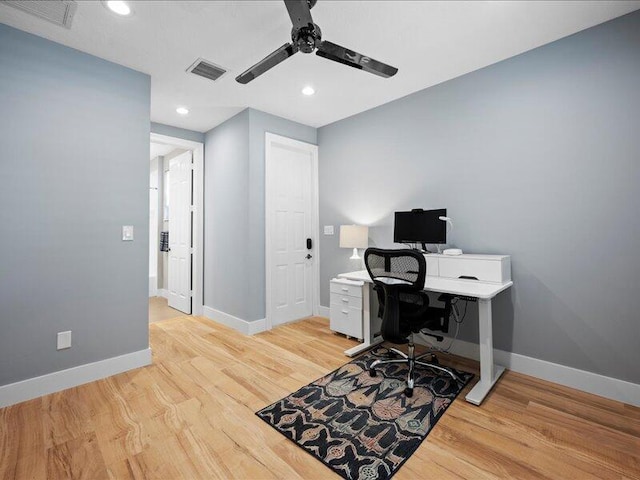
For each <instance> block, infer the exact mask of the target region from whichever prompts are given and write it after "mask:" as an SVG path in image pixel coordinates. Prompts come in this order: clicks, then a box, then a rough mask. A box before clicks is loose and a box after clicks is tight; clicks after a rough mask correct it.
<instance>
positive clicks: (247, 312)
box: [204, 109, 316, 321]
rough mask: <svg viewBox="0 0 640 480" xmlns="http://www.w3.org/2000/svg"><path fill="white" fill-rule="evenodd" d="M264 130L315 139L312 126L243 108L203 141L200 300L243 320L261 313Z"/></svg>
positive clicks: (262, 284)
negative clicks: (203, 218)
mask: <svg viewBox="0 0 640 480" xmlns="http://www.w3.org/2000/svg"><path fill="white" fill-rule="evenodd" d="M265 132H270V133H276V134H278V135H283V136H286V137H289V138H294V139H296V140H301V141H304V142H309V143H313V144H315V143H316V129H315V128H313V127H308V126H306V125H302V124H299V123H296V122H292V121H289V120H285V119H283V118H280V117H276V116H274V115H270V114H267V113H264V112H260V111H258V110H254V109H246V110H244V111H242V112H240V113H239V114H238V115H236V116H234V117H232V118H231V119H229V120H227V121H226V122H224V123H223V124H221V125H219V126H218V127H216V128H214V129H213V130H211V131H209V132H207V134H206V141H205V168H204V170H205V175H204V176H205V240H204V241H205V278H204V303H205V305H207V306H208V307H211V308H214V309H216V310H220V311H222V312H224V313H227V314H230V315H233V316H235V317H238V318H241V319H243V320H249V321H253V320H258V319H261V318H264V317H265V270H264V262H265V257H264V248H265V240H264V208H265V207H264V158H265V152H264V143H265Z"/></svg>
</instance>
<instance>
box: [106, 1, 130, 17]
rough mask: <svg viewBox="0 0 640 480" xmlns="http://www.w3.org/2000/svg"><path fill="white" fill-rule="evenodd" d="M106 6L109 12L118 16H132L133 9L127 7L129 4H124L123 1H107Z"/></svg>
mask: <svg viewBox="0 0 640 480" xmlns="http://www.w3.org/2000/svg"><path fill="white" fill-rule="evenodd" d="M105 5H106V6H107V8H109V10H111V11H112V12H113V13H117V14H118V15H123V16H126V15H130V14H131V7H129V5H127V2H123V1H122V0H107V1H106V2H105Z"/></svg>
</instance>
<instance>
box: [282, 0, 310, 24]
mask: <svg viewBox="0 0 640 480" xmlns="http://www.w3.org/2000/svg"><path fill="white" fill-rule="evenodd" d="M284 4H285V5H286V7H287V11H288V12H289V17H290V18H291V23H292V24H293V27H294V28H302V27H306V26H308V25H309V24H311V25H313V18H311V11H310V9H309V3H308V2H307V0H284Z"/></svg>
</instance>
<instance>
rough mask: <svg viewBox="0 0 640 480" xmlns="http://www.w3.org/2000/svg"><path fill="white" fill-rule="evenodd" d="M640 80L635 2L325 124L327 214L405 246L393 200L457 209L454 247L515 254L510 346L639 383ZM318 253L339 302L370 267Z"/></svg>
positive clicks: (506, 327) (323, 211) (328, 244)
mask: <svg viewBox="0 0 640 480" xmlns="http://www.w3.org/2000/svg"><path fill="white" fill-rule="evenodd" d="M400 74H402V72H400ZM639 79H640V12H635V13H632V14H629V15H627V16H625V17H621V18H619V19H616V20H613V21H611V22H608V23H606V24H603V25H600V26H597V27H594V28H592V29H589V30H586V31H584V32H581V33H578V34H576V35H573V36H571V37H568V38H566V39H562V40H560V41H557V42H555V43H552V44H550V45H546V46H543V47H541V48H538V49H536V50H533V51H531V52H528V53H525V54H522V55H520V56H518V57H515V58H511V59H508V60H506V61H503V62H500V63H498V64H495V65H492V66H490V67H487V68H485V69H482V70H479V71H476V72H473V73H470V74H468V75H465V76H463V77H459V78H457V79H454V80H451V81H449V82H446V83H443V84H441V85H438V86H435V87H432V88H429V89H426V90H423V91H420V92H418V93H415V94H413V95H410V96H408V97H405V98H403V99H400V100H397V101H395V102H392V103H389V104H386V105H383V106H381V107H379V108H376V109H374V110H371V111H368V112H365V113H362V114H359V115H356V116H354V117H351V118H349V119H346V120H343V121H340V122H337V123H334V124H331V125H329V126H326V127H323V128H321V129H320V130H319V133H318V140H319V146H320V223H321V225H331V224H332V225H336V227H337V226H339V225H340V224H346V223H359V224H368V225H372V228H371V230H370V231H371V234H370V237H371V244H372V245H374V244H376V245H379V246H391V245H392V222H393V220H392V215H393V212H394V211H396V210H406V209H410V208H418V207H421V208H425V209H428V208H441V207H446V208H447V209H448V214H449V216H451V217H452V218H453V221H454V229H453V232H452V236H451V237H450V238H451V239H452V242H451V243H452V244H454V245H456V246H458V247H460V248H462V249H463V250H465V251H467V252H477V253H503V254H510V255H511V256H512V273H513V279H514V287H513V289H512V290H511V291H510V292H507V293H506V294H502V295H500V296H499V297H497V298H496V300H495V301H494V319H495V322H494V338H495V346H496V347H497V348H499V349H503V350H507V351H511V352H516V353H519V354H523V355H527V356H531V357H535V358H539V359H544V360H547V361H550V362H554V363H559V364H562V365H567V366H571V367H576V368H579V369H583V370H587V371H591V372H596V373H600V374H603V375H606V376H610V377H614V378H619V379H623V380H627V381H631V382H634V383H640V368H638V363H639V361H640V355H639V354H638V351H639V350H638V345H640V327H639V325H640V324H639V323H638V318H639V317H638V312H637V303H636V300H637V299H636V298H635V297H636V296H637V294H638V285H639V279H640V260H639V257H638V251H640V215H638V199H639V198H640V135H638V132H639V130H638V128H639V125H640V87H639V85H640V83H639V82H640V80H639ZM320 254H321V258H322V263H321V287H322V291H321V303H322V304H323V305H328V304H329V292H328V287H329V279H330V278H331V277H332V276H334V275H336V274H337V273H339V272H342V271H347V270H354V269H356V268H357V267H358V265H354V264H352V263H350V260H349V259H348V257H349V255H350V253H349V252H348V251H347V250H343V249H340V248H338V236H337V235H336V236H333V237H328V236H323V237H321V252H320ZM476 315H477V311H476V309H475V308H474V309H473V310H471V311H470V313H469V314H468V316H467V320H466V321H465V325H463V327H464V328H463V331H462V334H461V337H462V338H463V339H465V340H469V341H477V320H476V319H477V316H476Z"/></svg>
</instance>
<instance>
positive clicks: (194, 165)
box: [149, 133, 203, 322]
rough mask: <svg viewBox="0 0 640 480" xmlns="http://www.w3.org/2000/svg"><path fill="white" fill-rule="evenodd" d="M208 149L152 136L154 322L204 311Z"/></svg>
mask: <svg viewBox="0 0 640 480" xmlns="http://www.w3.org/2000/svg"><path fill="white" fill-rule="evenodd" d="M202 161H203V145H202V144H201V143H197V142H191V141H186V140H182V139H179V138H173V137H167V136H164V135H158V134H153V133H152V134H151V139H150V168H149V172H150V178H149V321H150V322H154V321H160V320H166V319H168V318H173V317H178V316H182V315H185V314H187V315H190V314H197V315H199V314H201V313H202V283H203V282H202V271H203V268H202V251H201V245H202V180H203V178H202Z"/></svg>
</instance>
